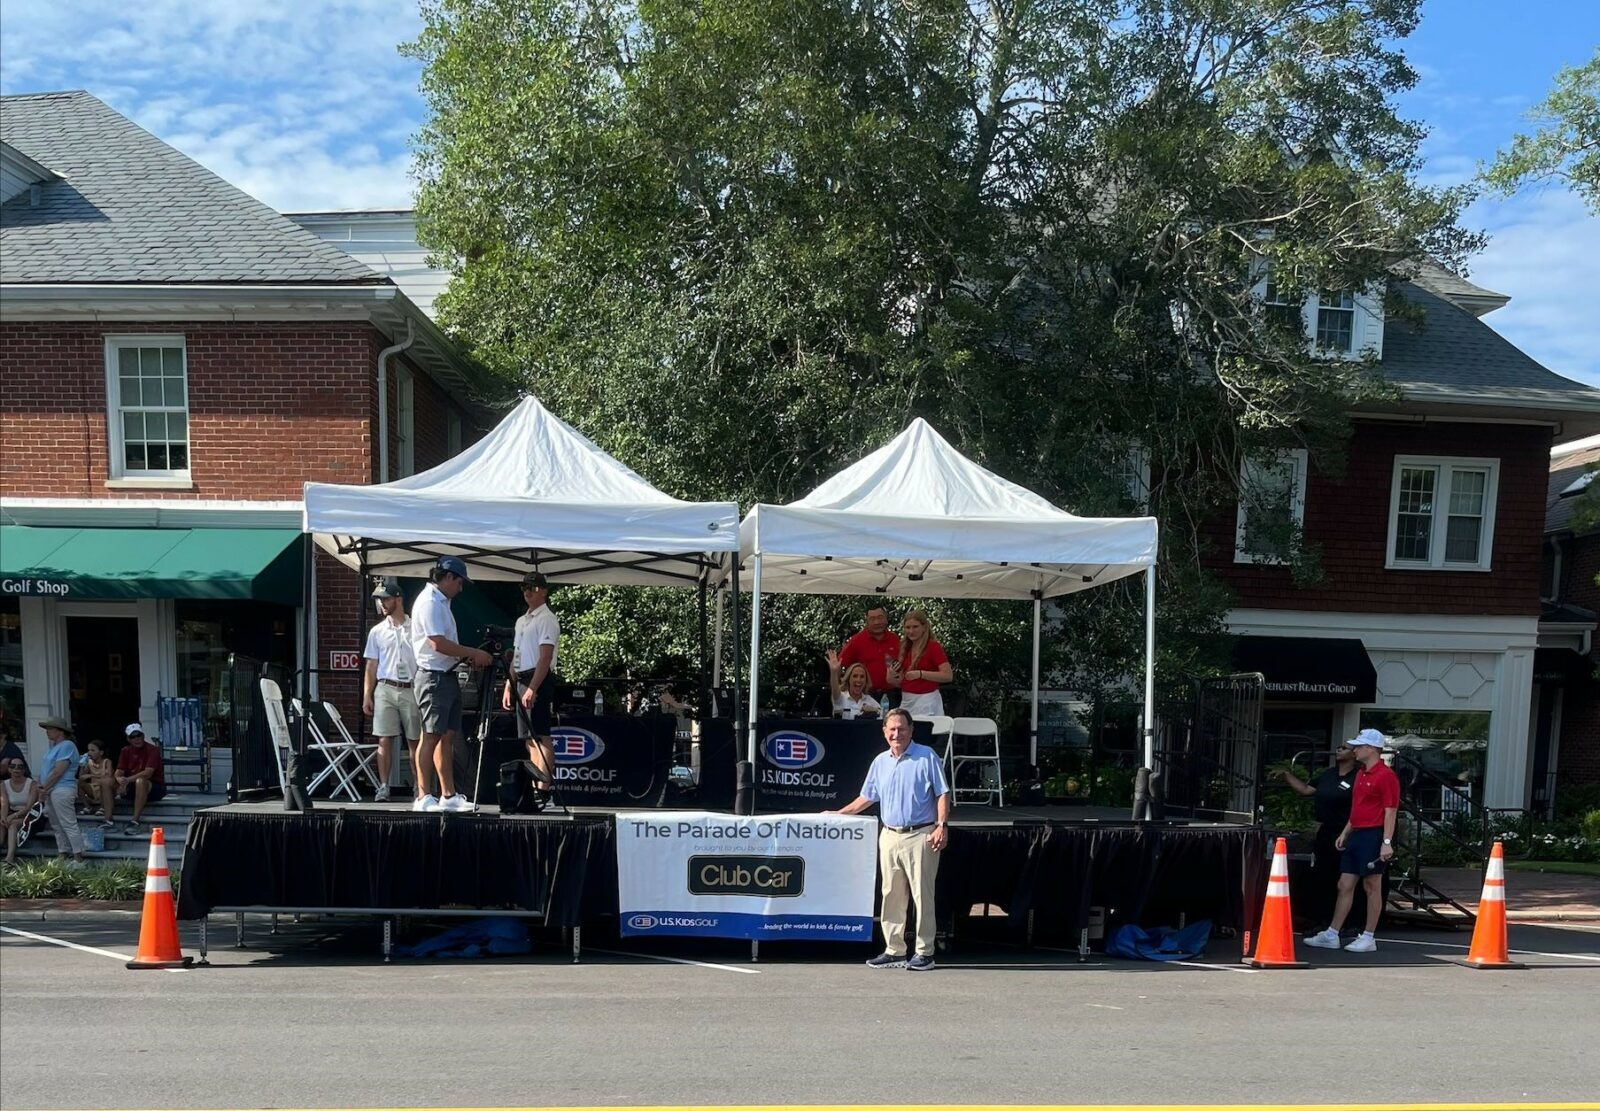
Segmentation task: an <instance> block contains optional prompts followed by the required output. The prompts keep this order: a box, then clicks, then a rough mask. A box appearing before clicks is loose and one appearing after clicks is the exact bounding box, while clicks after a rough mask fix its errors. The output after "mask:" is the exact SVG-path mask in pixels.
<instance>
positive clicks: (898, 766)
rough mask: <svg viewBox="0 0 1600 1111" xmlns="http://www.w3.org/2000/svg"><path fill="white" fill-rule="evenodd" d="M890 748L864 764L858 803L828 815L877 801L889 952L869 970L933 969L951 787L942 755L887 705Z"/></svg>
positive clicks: (885, 936)
mask: <svg viewBox="0 0 1600 1111" xmlns="http://www.w3.org/2000/svg"><path fill="white" fill-rule="evenodd" d="M883 737H884V740H886V741H888V742H889V750H888V751H887V752H880V753H878V755H877V758H876V759H874V760H873V761H872V767H870V768H868V769H867V779H866V782H865V783H863V784H862V786H861V794H860V795H858V796H857V797H856V799H855V801H853V802H851V803H850V804H849V805H848V806H845V807H843V808H841V809H839V810H832V811H827V813H831V814H859V813H861V812H862V811H863V810H865V809H866V808H867V807H869V806H871V805H873V804H874V803H876V804H877V805H878V816H879V818H880V819H881V820H882V821H883V828H882V829H881V830H880V831H879V832H878V868H879V870H880V871H881V872H882V873H883V943H884V950H883V952H882V953H879V954H878V955H877V956H876V957H873V958H872V959H871V960H869V961H868V962H867V966H868V967H869V968H900V967H904V968H909V969H911V970H912V971H913V972H926V971H928V970H929V969H931V968H933V945H934V939H935V936H936V928H937V926H936V919H935V917H934V909H933V881H934V879H935V878H936V877H937V876H938V874H939V851H940V850H941V849H943V848H944V846H945V842H946V841H947V839H948V837H949V829H948V824H947V823H948V822H949V820H950V790H949V788H948V787H947V786H945V781H944V764H943V763H942V762H941V761H940V759H939V754H938V753H936V752H934V751H933V749H931V748H929V747H928V746H927V745H919V744H917V743H916V742H915V741H913V740H912V739H911V715H910V714H909V713H907V712H906V711H905V710H890V711H889V712H888V714H886V715H885V716H884V719H883ZM909 903H915V904H916V907H917V949H916V952H915V953H914V954H913V955H912V956H911V959H910V960H907V959H906V911H907V910H908V909H909V908H908V904H909Z"/></svg>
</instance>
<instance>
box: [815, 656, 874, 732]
mask: <svg viewBox="0 0 1600 1111" xmlns="http://www.w3.org/2000/svg"><path fill="white" fill-rule="evenodd" d="M869 681H870V680H869V679H868V677H867V669H866V668H865V667H863V666H862V665H861V664H851V665H850V666H849V667H848V668H847V669H845V671H844V674H842V675H841V674H840V673H839V653H837V652H835V651H833V650H831V649H830V650H829V651H828V685H829V687H830V688H832V690H833V715H834V717H839V718H843V719H844V720H845V721H854V720H855V719H856V718H862V717H877V716H878V715H879V714H880V713H882V712H883V708H882V707H881V706H879V705H878V702H877V699H875V698H873V697H872V696H871V695H870V694H868V693H867V684H868V682H869Z"/></svg>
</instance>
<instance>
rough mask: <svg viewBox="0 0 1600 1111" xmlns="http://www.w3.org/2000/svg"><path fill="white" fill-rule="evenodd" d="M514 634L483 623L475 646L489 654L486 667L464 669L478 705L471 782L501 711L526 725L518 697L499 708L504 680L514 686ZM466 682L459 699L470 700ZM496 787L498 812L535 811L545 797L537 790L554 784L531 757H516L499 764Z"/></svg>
mask: <svg viewBox="0 0 1600 1111" xmlns="http://www.w3.org/2000/svg"><path fill="white" fill-rule="evenodd" d="M516 635H517V631H516V629H515V628H514V627H511V626H508V625H485V626H484V629H483V636H484V640H483V643H482V644H480V645H478V647H479V648H481V649H483V651H485V652H487V653H489V666H488V667H486V668H484V669H483V670H482V671H475V670H473V669H470V668H468V669H466V671H467V672H468V673H469V674H470V676H471V679H470V682H471V683H473V684H476V689H475V690H474V691H473V694H475V695H476V696H477V706H478V729H477V733H476V736H475V741H476V743H477V745H478V771H477V774H476V775H475V776H474V779H473V782H474V784H478V783H481V782H482V776H483V758H484V752H485V750H487V749H488V747H489V744H490V740H489V738H490V735H491V733H492V731H493V728H494V722H495V720H496V718H498V717H499V715H501V714H504V713H512V714H515V715H516V716H517V718H518V719H519V724H521V725H523V726H527V725H528V724H529V722H528V720H527V713H528V710H527V708H526V707H525V706H523V704H522V699H521V698H513V699H512V700H511V709H510V710H509V711H507V710H504V709H502V708H501V691H502V690H503V689H504V687H505V684H506V682H507V681H508V680H509V681H511V682H512V686H513V688H515V687H516V682H515V679H514V676H513V673H512V670H511V649H512V647H513V643H514V641H515V639H516ZM468 682H469V680H467V679H463V682H462V699H463V701H470V699H471V695H468V694H467V689H466V688H467V685H468ZM519 732H520V731H519ZM498 786H499V797H498V800H497V801H498V802H499V805H500V812H501V813H502V814H537V813H539V812H540V811H542V810H543V809H544V807H545V797H544V796H543V795H542V794H541V791H544V792H551V793H552V794H553V792H554V790H555V783H554V782H553V781H552V780H551V779H550V777H549V776H548V775H546V774H545V773H544V772H543V771H542V770H540V768H539V767H538V765H536V764H534V763H533V762H532V761H531V760H520V759H519V760H508V761H506V762H504V763H502V764H501V765H500V769H499V777H498ZM474 801H475V802H476V801H477V800H476V799H474ZM563 809H565V807H563Z"/></svg>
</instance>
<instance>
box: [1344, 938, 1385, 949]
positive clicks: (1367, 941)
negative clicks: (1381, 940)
mask: <svg viewBox="0 0 1600 1111" xmlns="http://www.w3.org/2000/svg"><path fill="white" fill-rule="evenodd" d="M1344 951H1345V952H1346V953H1376V952H1377V951H1378V941H1377V939H1376V938H1375V937H1373V936H1372V935H1371V934H1362V935H1360V936H1359V937H1357V938H1356V939H1355V940H1354V941H1352V942H1351V943H1350V944H1349V945H1346V946H1345V947H1344Z"/></svg>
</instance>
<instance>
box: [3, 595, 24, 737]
mask: <svg viewBox="0 0 1600 1111" xmlns="http://www.w3.org/2000/svg"><path fill="white" fill-rule="evenodd" d="M23 720H24V719H23V705H22V604H21V603H20V602H19V601H18V600H17V599H15V598H5V599H0V745H4V744H6V743H7V742H10V741H16V742H17V743H19V744H20V743H22V741H23V740H24V736H23V725H22V723H23Z"/></svg>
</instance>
